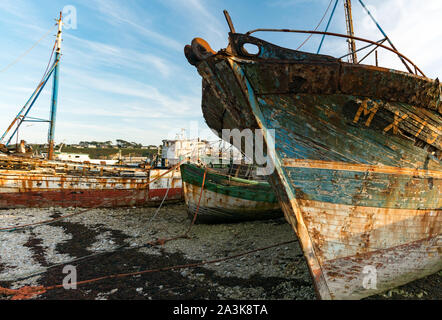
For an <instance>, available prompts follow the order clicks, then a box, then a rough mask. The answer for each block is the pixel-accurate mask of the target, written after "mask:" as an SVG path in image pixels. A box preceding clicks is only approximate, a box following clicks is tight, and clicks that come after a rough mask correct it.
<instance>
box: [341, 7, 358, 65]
mask: <svg viewBox="0 0 442 320" xmlns="http://www.w3.org/2000/svg"><path fill="white" fill-rule="evenodd" d="M344 9H345V20H346V24H347V34H348V35H349V36H351V37H354V30H353V17H352V15H351V0H344ZM347 42H348V52H349V53H351V54H350V57H351V58H350V62H351V63H358V57H357V55H356V43H355V40H354V39H348V40H347Z"/></svg>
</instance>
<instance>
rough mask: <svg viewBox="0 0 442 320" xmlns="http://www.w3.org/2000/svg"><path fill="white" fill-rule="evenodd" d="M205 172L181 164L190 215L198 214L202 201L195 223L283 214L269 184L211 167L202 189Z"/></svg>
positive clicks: (223, 221)
mask: <svg viewBox="0 0 442 320" xmlns="http://www.w3.org/2000/svg"><path fill="white" fill-rule="evenodd" d="M204 171H205V169H203V168H199V167H197V166H196V165H192V164H182V165H181V174H182V180H183V191H184V201H185V202H186V205H187V208H188V213H189V217H190V218H193V217H194V215H195V212H196V210H197V208H198V204H199V208H198V215H197V218H196V220H195V222H197V223H229V222H239V221H251V220H265V219H276V218H279V217H282V216H283V213H282V211H281V207H280V206H279V203H278V201H277V199H276V196H275V195H274V193H273V192H272V190H271V187H270V185H269V184H267V183H264V182H259V183H258V182H256V181H247V180H244V179H238V178H234V177H230V178H229V177H227V176H223V175H220V174H217V173H216V172H213V171H212V170H210V171H208V172H207V173H206V180H205V181H204V192H201V187H202V184H203V179H204ZM200 199H201V200H200Z"/></svg>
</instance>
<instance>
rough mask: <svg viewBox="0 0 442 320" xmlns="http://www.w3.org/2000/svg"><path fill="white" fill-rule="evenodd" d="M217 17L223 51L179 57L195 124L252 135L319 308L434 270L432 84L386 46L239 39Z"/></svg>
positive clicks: (192, 50) (436, 108)
mask: <svg viewBox="0 0 442 320" xmlns="http://www.w3.org/2000/svg"><path fill="white" fill-rule="evenodd" d="M361 3H362V2H361ZM346 4H347V8H348V5H349V1H348V0H347V1H346ZM226 18H227V21H228V23H229V27H230V31H231V32H230V34H229V46H228V47H227V48H226V49H223V50H220V51H219V52H214V51H213V50H212V49H211V48H210V46H209V45H208V44H207V42H205V41H204V40H202V39H200V38H196V39H194V40H193V41H192V45H190V46H186V48H185V54H186V57H187V59H188V61H189V62H190V63H191V64H193V65H195V66H196V67H197V69H198V72H199V74H200V75H201V76H202V78H203V97H202V110H203V114H204V117H205V120H206V122H207V124H208V125H209V127H211V128H212V129H214V130H215V131H216V132H218V134H219V136H220V137H223V135H222V130H223V129H235V128H237V129H252V130H257V129H258V130H262V132H263V134H264V137H265V139H264V141H265V147H267V150H269V153H268V156H269V159H270V160H271V161H272V163H273V166H274V168H275V170H274V171H273V172H272V174H271V175H270V177H269V181H270V182H271V184H272V186H273V189H274V191H275V192H276V194H277V196H278V199H279V202H280V204H281V207H282V209H283V211H284V214H285V217H286V219H287V221H288V222H289V223H290V224H291V225H292V227H293V229H294V231H295V232H296V234H297V236H298V238H299V240H300V243H301V246H302V248H303V251H304V256H305V258H306V261H307V263H308V265H309V268H310V272H311V275H312V278H313V280H314V284H315V287H316V291H317V293H318V297H319V298H322V299H360V298H364V297H367V296H370V295H373V294H376V293H379V292H383V291H385V290H387V289H390V288H394V287H397V286H400V285H402V284H405V283H407V282H410V281H412V280H415V279H418V278H421V277H424V276H427V275H430V274H432V273H435V272H437V271H439V270H441V269H442V243H441V241H442V238H441V233H442V209H441V208H442V195H441V190H442V163H441V159H442V135H441V132H442V103H441V102H442V97H441V95H442V87H441V85H440V83H439V81H438V79H436V80H431V79H429V78H427V77H425V76H424V75H423V72H422V71H420V69H419V68H418V67H417V66H416V65H415V64H413V63H412V62H411V61H410V60H409V59H408V58H406V57H405V56H403V55H402V54H400V53H399V52H398V51H397V50H396V49H395V48H394V46H393V45H392V44H391V47H387V46H384V45H382V44H380V43H379V42H374V41H370V40H366V39H362V38H357V37H355V36H354V35H353V34H352V33H350V34H348V35H339V34H332V33H327V32H317V31H300V30H273V29H258V30H254V31H251V32H248V33H246V34H240V33H236V32H235V29H234V27H233V24H232V22H231V20H230V17H229V16H228V15H227V14H226ZM349 29H352V28H349ZM257 31H281V32H298V33H310V34H323V35H329V36H338V37H342V38H347V39H349V42H352V41H353V42H354V40H359V41H364V42H366V43H369V44H371V45H374V46H376V48H377V47H381V48H383V49H385V50H389V51H391V52H394V53H395V54H397V55H398V56H399V58H400V59H401V61H402V62H404V63H405V64H406V65H407V69H408V70H409V71H410V72H409V73H406V72H401V71H397V70H393V69H387V68H381V67H379V66H369V65H363V64H358V63H357V60H356V51H355V47H354V45H351V46H350V47H351V48H352V49H351V50H352V51H351V52H350V55H351V56H352V61H350V62H349V63H347V62H343V61H342V60H341V59H338V58H334V57H331V56H326V55H321V54H313V53H306V52H300V51H296V50H290V49H286V48H282V47H279V46H276V45H274V44H271V43H269V42H266V41H264V40H261V39H259V38H256V37H252V36H251V35H250V34H252V33H254V32H257ZM386 39H388V38H387V37H386ZM386 39H384V41H385V40H386ZM388 41H390V40H389V39H388ZM246 44H252V45H254V46H255V47H257V53H254V54H251V53H249V52H248V51H247V50H246V49H245V45H246ZM413 70H414V72H413ZM419 73H420V74H419ZM272 130H274V135H272V134H271V131H272Z"/></svg>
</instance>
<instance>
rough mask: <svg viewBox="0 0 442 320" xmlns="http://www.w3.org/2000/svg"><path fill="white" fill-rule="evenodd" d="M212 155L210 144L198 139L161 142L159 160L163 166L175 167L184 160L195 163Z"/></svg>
mask: <svg viewBox="0 0 442 320" xmlns="http://www.w3.org/2000/svg"><path fill="white" fill-rule="evenodd" d="M210 155H212V149H211V147H210V143H209V142H208V141H206V140H200V139H179V140H163V146H162V152H161V158H162V159H163V160H162V162H163V165H165V166H167V165H172V166H173V165H175V164H177V163H179V162H180V161H182V160H184V159H186V158H192V159H195V161H197V159H199V158H203V157H207V156H210Z"/></svg>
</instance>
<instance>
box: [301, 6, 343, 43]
mask: <svg viewBox="0 0 442 320" xmlns="http://www.w3.org/2000/svg"><path fill="white" fill-rule="evenodd" d="M332 2H333V0H330V3H329V4H328V7H327V10H325V12H324V15H323V16H322V18H321V20H319V23H318V25H317V26H316V28H315V29H314V30H315V31H316V30H318V28H319V26H320V25H321V24H322V21H324V18H325V16H326V15H327V12H328V10H329V9H330V7H331V4H332ZM336 2H337V1H336ZM335 7H336V6H335ZM330 19H331V17H330ZM312 36H313V34H310V35H309V36H308V37H307V39H305V40H304V42H303V43H301V44H300V45H299V47H297V48H296V50H299V49H301V48H302V46H303V45H304V44H305V43H306V42H307V41H309V40H310V38H311V37H312Z"/></svg>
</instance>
